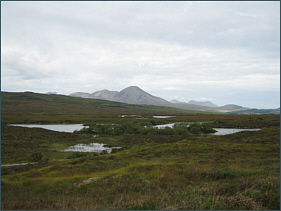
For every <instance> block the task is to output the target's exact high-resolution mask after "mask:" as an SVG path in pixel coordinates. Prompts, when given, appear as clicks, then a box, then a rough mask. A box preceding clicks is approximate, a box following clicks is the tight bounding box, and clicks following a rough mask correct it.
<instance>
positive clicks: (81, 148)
mask: <svg viewBox="0 0 281 211" xmlns="http://www.w3.org/2000/svg"><path fill="white" fill-rule="evenodd" d="M105 145H106V144H99V143H90V144H76V145H74V146H70V147H68V148H67V149H65V150H61V151H62V152H98V153H101V152H102V151H103V150H106V151H107V153H111V151H112V149H120V148H121V147H112V148H109V147H104V146H105Z"/></svg>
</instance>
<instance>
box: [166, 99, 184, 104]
mask: <svg viewBox="0 0 281 211" xmlns="http://www.w3.org/2000/svg"><path fill="white" fill-rule="evenodd" d="M170 103H182V104H186V102H181V101H178V100H171V101H170Z"/></svg>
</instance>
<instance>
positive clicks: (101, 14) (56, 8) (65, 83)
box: [1, 1, 280, 108]
mask: <svg viewBox="0 0 281 211" xmlns="http://www.w3.org/2000/svg"><path fill="white" fill-rule="evenodd" d="M1 31H2V33H1V44H2V46H1V60H2V63H1V70H2V71H1V89H2V90H6V91H26V90H30V91H35V92H48V91H57V92H58V93H62V94H70V93H72V92H76V91H84V92H90V93H92V92H94V91H97V90H101V89H105V88H106V89H110V90H116V91H120V90H121V89H123V88H125V87H127V86H130V85H136V86H139V87H141V88H142V89H144V90H145V91H147V92H150V93H151V94H153V95H157V96H160V97H162V98H165V99H167V100H171V99H174V98H178V99H185V100H186V101H189V100H191V99H198V98H207V99H214V101H213V102H214V103H216V104H218V105H224V104H226V103H235V104H241V105H243V106H249V107H263V108H266V107H279V102H280V2H149V1H148V2H44V1H43V2H2V3H1ZM268 93H270V95H269V94H268ZM247 96H248V97H247ZM253 96H255V97H253ZM268 96H272V98H270V99H268ZM264 99H267V100H266V101H265V100H264Z"/></svg>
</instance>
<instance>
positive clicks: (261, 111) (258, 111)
mask: <svg viewBox="0 0 281 211" xmlns="http://www.w3.org/2000/svg"><path fill="white" fill-rule="evenodd" d="M228 113H229V114H280V108H277V109H256V108H253V109H247V110H240V111H232V112H228Z"/></svg>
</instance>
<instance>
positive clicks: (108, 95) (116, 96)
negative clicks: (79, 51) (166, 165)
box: [70, 86, 280, 114]
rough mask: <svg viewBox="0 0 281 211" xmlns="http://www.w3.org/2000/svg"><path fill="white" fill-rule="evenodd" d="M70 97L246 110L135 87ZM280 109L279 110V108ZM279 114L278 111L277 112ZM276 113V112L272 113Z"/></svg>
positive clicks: (225, 111)
mask: <svg viewBox="0 0 281 211" xmlns="http://www.w3.org/2000/svg"><path fill="white" fill-rule="evenodd" d="M70 96H72V97H82V98H94V99H101V100H109V101H115V102H121V103H128V104H145V105H157V106H167V107H173V108H180V109H186V110H195V111H207V112H216V113H218V112H219V113H221V112H222V113H228V112H239V113H246V111H247V110H248V109H247V108H244V107H242V106H239V105H234V104H228V105H224V106H220V107H218V106H217V105H215V104H214V103H212V102H210V101H205V102H198V101H194V100H192V101H189V102H188V103H185V102H180V101H177V100H172V101H171V102H168V101H166V100H164V99H162V98H160V97H156V96H153V95H151V94H149V93H147V92H145V91H144V90H142V89H141V88H139V87H137V86H129V87H127V88H125V89H123V90H121V91H120V92H118V91H109V90H107V89H103V90H100V91H96V92H93V93H92V94H90V93H85V92H75V93H72V94H70ZM279 109H280V108H279ZM278 111H279V112H280V110H278ZM255 112H256V113H257V114H259V113H261V112H263V111H257V110H252V111H251V113H254V114H255ZM274 112H276V111H274Z"/></svg>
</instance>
